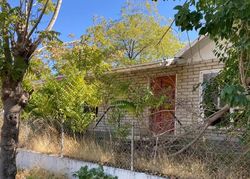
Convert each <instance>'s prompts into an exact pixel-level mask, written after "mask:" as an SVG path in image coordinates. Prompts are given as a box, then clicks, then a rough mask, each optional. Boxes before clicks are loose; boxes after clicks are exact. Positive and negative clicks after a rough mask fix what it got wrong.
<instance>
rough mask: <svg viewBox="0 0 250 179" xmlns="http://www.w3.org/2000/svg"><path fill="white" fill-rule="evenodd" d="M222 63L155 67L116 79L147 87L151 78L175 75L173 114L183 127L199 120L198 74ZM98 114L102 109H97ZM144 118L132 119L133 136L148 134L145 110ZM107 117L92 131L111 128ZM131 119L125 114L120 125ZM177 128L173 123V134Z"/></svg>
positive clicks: (146, 111) (147, 118) (210, 61)
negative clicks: (174, 106) (133, 126)
mask: <svg viewBox="0 0 250 179" xmlns="http://www.w3.org/2000/svg"><path fill="white" fill-rule="evenodd" d="M222 67H223V64H221V63H219V61H218V60H217V59H211V60H201V61H197V62H192V63H189V64H184V65H173V66H168V67H161V68H154V69H148V70H140V71H138V70H136V71H130V72H126V73H120V74H119V78H118V79H119V80H130V81H133V83H135V84H137V85H141V86H144V87H149V83H150V80H151V79H154V78H155V77H160V76H168V75H175V74H176V75H177V80H176V81H177V82H176V112H175V115H176V117H177V119H178V120H180V121H181V123H182V125H183V126H186V125H190V124H194V123H197V122H199V118H200V107H199V106H200V105H199V104H200V93H199V88H196V89H195V86H197V85H198V84H199V83H200V72H201V71H204V70H211V69H221V68H222ZM99 111H100V114H101V113H102V112H103V111H104V110H99ZM144 113H145V114H144V115H143V116H145V118H144V119H140V120H134V125H135V131H136V134H145V133H148V132H149V131H148V127H149V126H148V125H149V124H148V121H149V117H148V115H147V114H148V110H147V109H145V112H144ZM107 118H108V115H107V116H106V117H105V118H104V119H103V120H102V121H101V122H100V123H99V125H98V126H97V128H96V129H95V130H98V131H109V130H110V129H111V128H110V127H109V125H108V122H107ZM133 119H134V118H133V116H131V115H126V117H125V119H124V120H123V121H122V123H129V124H131V123H132V122H131V121H132V120H133ZM179 127H180V126H179V125H178V124H177V123H176V132H179V131H180V128H179Z"/></svg>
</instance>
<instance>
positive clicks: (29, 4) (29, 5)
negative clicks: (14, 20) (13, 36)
mask: <svg viewBox="0 0 250 179" xmlns="http://www.w3.org/2000/svg"><path fill="white" fill-rule="evenodd" d="M32 5H33V0H30V1H29V3H28V8H27V10H28V12H27V17H26V23H25V27H24V36H23V41H24V39H25V37H26V35H27V33H28V28H29V19H30V14H31V9H32Z"/></svg>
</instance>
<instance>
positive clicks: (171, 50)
mask: <svg viewBox="0 0 250 179" xmlns="http://www.w3.org/2000/svg"><path fill="white" fill-rule="evenodd" d="M162 21H164V20H163V18H162V17H160V16H159V15H158V12H157V10H156V8H153V5H152V4H149V3H143V4H133V3H131V2H130V1H128V2H127V4H126V5H125V6H124V7H123V8H122V10H121V18H120V20H106V19H104V18H100V19H95V23H96V25H95V26H94V27H91V28H89V29H88V36H89V37H90V42H91V43H94V44H96V45H97V46H98V47H99V48H101V49H102V50H104V51H105V52H106V54H107V61H108V62H109V63H111V64H112V65H113V66H124V65H131V64H138V63H144V62H150V61H154V60H159V59H162V58H168V57H173V56H174V55H175V54H176V52H177V51H178V50H179V49H180V48H182V46H183V45H182V44H181V43H180V42H179V41H178V40H177V38H176V37H175V36H174V35H173V33H172V31H171V30H170V31H169V32H168V33H167V34H166V36H165V38H164V39H163V40H162V42H161V43H160V44H159V45H156V44H157V43H158V41H159V40H160V39H161V37H162V35H163V34H164V32H165V31H166V30H167V29H168V28H169V27H168V26H162V25H161V24H162Z"/></svg>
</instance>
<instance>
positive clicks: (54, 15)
mask: <svg viewBox="0 0 250 179" xmlns="http://www.w3.org/2000/svg"><path fill="white" fill-rule="evenodd" d="M61 5H62V0H58V1H57V4H56V9H55V11H54V14H53V16H52V18H51V20H50V22H49V25H48V27H47V28H46V29H45V30H46V31H51V30H52V28H53V26H54V24H55V22H56V19H57V17H58V14H59V11H60V9H61Z"/></svg>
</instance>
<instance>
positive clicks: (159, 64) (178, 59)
mask: <svg viewBox="0 0 250 179" xmlns="http://www.w3.org/2000/svg"><path fill="white" fill-rule="evenodd" d="M205 39H208V36H200V37H198V38H197V39H196V40H195V41H193V42H192V43H189V44H187V45H186V46H185V47H184V48H182V49H181V50H180V51H179V52H178V53H177V54H176V55H175V57H174V58H171V59H163V60H157V61H154V62H149V63H142V64H137V65H131V66H124V67H117V68H114V69H112V70H111V73H115V72H118V73H122V72H132V71H137V70H147V69H153V68H163V67H169V66H172V65H179V64H184V63H185V59H183V58H182V56H183V55H184V54H185V53H187V52H188V51H189V50H190V49H192V48H193V47H194V46H196V45H197V44H198V43H199V42H201V41H203V40H205Z"/></svg>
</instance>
